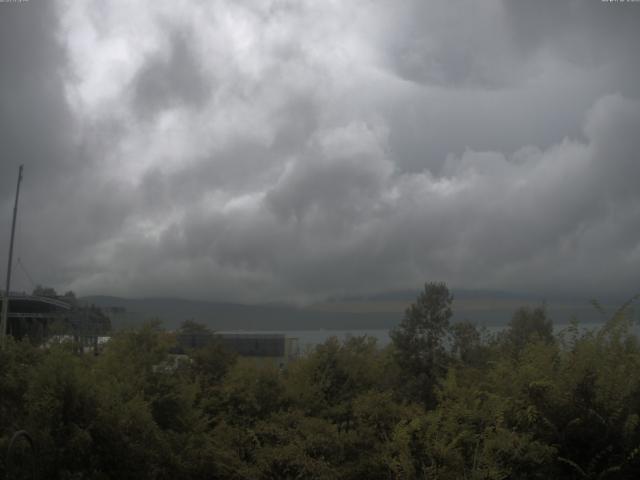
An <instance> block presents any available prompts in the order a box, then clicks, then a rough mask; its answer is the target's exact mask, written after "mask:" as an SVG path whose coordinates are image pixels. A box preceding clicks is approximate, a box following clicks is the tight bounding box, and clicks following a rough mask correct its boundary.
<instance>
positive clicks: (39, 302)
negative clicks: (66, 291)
mask: <svg viewBox="0 0 640 480" xmlns="http://www.w3.org/2000/svg"><path fill="white" fill-rule="evenodd" d="M3 301H4V299H0V308H2V302H3ZM110 330H111V322H110V321H109V318H108V317H106V316H105V315H104V314H103V313H102V312H101V311H100V310H99V309H98V308H95V307H89V306H84V307H80V306H78V305H77V304H76V302H75V298H70V297H57V296H56V297H46V296H36V295H26V294H20V293H12V294H11V295H10V296H9V311H8V314H7V335H11V336H12V337H14V338H16V339H18V340H22V339H24V338H28V339H29V340H31V341H32V342H33V343H44V342H45V341H46V340H47V339H48V338H50V337H52V336H54V335H70V336H73V337H74V338H75V339H76V340H77V341H80V342H82V343H83V344H86V345H91V344H93V343H96V342H97V341H98V337H100V336H104V335H105V334H107V333H108V332H109V331H110Z"/></svg>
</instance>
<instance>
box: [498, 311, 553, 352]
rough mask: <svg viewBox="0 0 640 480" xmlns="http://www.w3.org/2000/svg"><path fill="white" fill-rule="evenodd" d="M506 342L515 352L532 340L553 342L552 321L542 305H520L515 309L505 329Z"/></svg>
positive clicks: (532, 341)
mask: <svg viewBox="0 0 640 480" xmlns="http://www.w3.org/2000/svg"><path fill="white" fill-rule="evenodd" d="M505 338H506V340H507V342H508V343H509V344H510V345H511V346H512V347H513V348H514V349H515V351H516V352H518V351H520V350H522V349H523V348H524V347H525V346H526V345H527V344H529V343H534V342H544V343H551V342H553V322H552V321H551V319H550V318H549V317H548V316H547V311H546V309H545V307H544V305H542V306H539V307H535V308H533V309H532V308H530V307H521V308H519V309H518V310H516V311H515V313H514V314H513V317H511V321H510V322H509V326H508V328H507V331H506V337H505Z"/></svg>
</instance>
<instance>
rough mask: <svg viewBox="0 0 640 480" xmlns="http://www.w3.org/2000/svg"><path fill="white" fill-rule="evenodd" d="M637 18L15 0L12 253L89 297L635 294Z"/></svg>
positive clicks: (9, 98)
mask: <svg viewBox="0 0 640 480" xmlns="http://www.w3.org/2000/svg"><path fill="white" fill-rule="evenodd" d="M639 27H640V4H635V3H633V2H625V3H620V2H618V3H611V4H609V3H605V2H600V1H595V0H594V1H589V2H561V3H557V2H547V3H544V2H543V3H540V2H536V3H535V6H534V4H533V3H530V2H504V3H503V2H500V1H495V0H491V1H488V2H484V3H483V5H482V7H480V6H479V5H478V4H477V2H471V1H469V2H457V3H455V4H452V3H451V2H437V1H433V2H425V1H417V0H415V1H414V0H406V1H404V0H403V1H401V2H391V1H382V2H368V1H365V0H353V1H350V2H314V1H311V0H309V1H295V2H292V1H287V0H273V1H270V2H264V1H258V0H255V1H251V0H246V1H242V2H237V1H234V2H232V1H226V0H219V1H216V2H195V1H194V2H178V3H176V2H168V1H156V2H153V3H152V4H149V3H148V2H130V1H129V2H125V1H114V2H109V3H105V2H101V1H97V0H96V1H93V2H71V1H62V0H61V1H58V2H47V3H45V2H39V1H35V0H31V1H30V2H27V3H19V4H10V3H7V4H0V40H2V43H1V44H0V58H2V60H3V62H2V64H3V65H4V66H5V67H6V68H3V69H2V70H0V115H1V116H2V124H3V129H2V130H0V145H2V149H3V152H2V158H3V160H2V163H1V164H0V187H2V190H1V193H0V211H1V212H2V214H3V217H4V218H5V224H6V225H9V221H10V209H11V202H12V196H13V189H14V182H15V173H16V171H17V165H18V164H19V163H25V165H26V171H25V182H24V191H23V198H22V203H21V212H20V218H19V230H18V238H19V244H18V248H17V254H18V256H20V257H21V258H22V261H23V263H24V264H25V265H26V266H27V267H28V269H29V270H30V273H31V276H32V277H34V280H35V281H37V282H40V283H46V284H51V285H53V286H55V287H57V288H58V289H67V288H72V289H74V290H77V291H78V292H80V293H108V294H119V295H127V296H142V295H173V296H185V297H193V298H211V299H227V300H239V301H264V300H294V301H307V300H313V299H318V298H323V297H325V296H330V295H340V294H355V293H367V292H375V291H381V290H387V289H396V288H406V287H416V286H418V285H419V284H420V283H421V282H423V281H424V280H427V279H442V280H446V281H448V282H450V283H451V284H453V285H455V286H459V287H469V288H474V287H478V288H499V289H503V290H509V289H517V290H528V291H535V292H541V293H543V294H544V293H549V292H556V291H560V292H566V293H579V294H584V295H594V294H598V295H606V294H609V293H614V292H615V293H631V292H633V291H635V290H636V289H637V285H638V282H639V281H640V274H639V273H638V272H640V268H638V267H640V243H639V240H638V239H639V238H640V235H639V234H640V228H639V227H638V226H639V225H640V189H639V188H638V187H637V180H636V179H637V178H640V166H639V164H638V160H639V159H638V153H637V152H638V149H639V147H640V140H639V139H638V136H637V133H636V131H637V130H638V127H640V99H639V95H638V94H639V93H640V91H639V88H638V85H640V82H639V80H640V70H639V65H640V61H639V60H638V58H637V54H636V47H637V45H638V40H640V38H639V37H640V35H639V34H638V33H637V32H639V31H640V28H639ZM4 237H7V238H4ZM4 237H3V238H0V248H1V249H2V251H6V245H7V241H8V234H7V235H5V236H4ZM15 279H16V283H15V285H16V287H17V288H25V289H28V288H30V285H29V282H28V280H27V278H26V276H25V275H24V274H22V273H21V272H20V271H19V270H18V271H16V275H15Z"/></svg>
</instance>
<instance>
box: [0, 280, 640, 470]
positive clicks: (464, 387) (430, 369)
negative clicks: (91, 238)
mask: <svg viewBox="0 0 640 480" xmlns="http://www.w3.org/2000/svg"><path fill="white" fill-rule="evenodd" d="M451 300H452V298H451V296H450V294H449V291H448V289H447V287H446V286H445V285H444V284H427V285H426V286H425V289H424V291H423V292H422V293H421V294H420V295H419V297H418V298H417V300H416V301H415V303H414V304H413V305H412V306H411V307H409V309H407V311H406V313H405V315H404V318H403V319H402V320H401V322H400V323H399V324H398V326H397V327H396V328H395V329H394V330H393V331H392V334H391V337H392V340H393V342H392V344H391V345H390V346H389V347H387V348H385V349H381V348H378V347H377V346H376V344H375V341H373V340H372V339H370V338H367V337H362V338H351V339H349V340H347V341H345V342H344V343H340V342H338V341H337V340H335V339H331V340H329V341H327V342H326V343H324V344H322V345H319V346H318V347H317V348H316V349H315V350H314V351H312V352H311V353H309V354H307V355H305V356H304V357H303V358H300V359H299V360H297V361H294V362H292V363H290V364H289V365H288V366H287V367H285V368H284V369H277V368H274V367H269V366H267V365H258V364H256V363H255V362H250V361H248V360H246V359H241V358H235V357H234V356H233V355H232V354H230V353H228V352H226V351H224V350H223V349H222V348H221V346H220V344H219V343H217V342H216V341H212V342H211V343H210V344H208V345H207V346H206V347H204V348H202V349H199V350H193V351H190V352H189V359H184V360H183V361H179V362H177V363H176V362H174V361H173V360H170V359H171V358H173V357H170V352H171V351H172V348H173V347H174V346H175V336H174V335H173V334H171V333H168V332H166V331H163V330H162V329H161V328H160V327H159V326H158V325H157V324H152V323H150V324H146V325H145V326H144V327H142V328H139V329H137V330H131V331H124V332H120V333H118V334H117V335H116V336H115V337H114V338H113V339H112V341H111V342H110V343H109V344H108V346H107V347H106V348H105V350H104V352H103V353H102V354H101V355H98V356H93V355H79V354H77V353H74V349H73V345H57V346H53V347H51V348H50V349H47V350H45V349H42V348H37V347H34V346H32V345H29V344H27V343H15V342H12V341H9V342H8V343H7V348H6V349H5V350H4V351H2V352H0V434H1V436H0V452H2V454H1V455H0V462H1V463H0V474H2V475H4V473H5V471H6V469H7V468H11V469H12V471H11V472H10V474H11V475H12V476H13V477H12V478H21V477H20V475H21V474H22V473H24V474H25V475H26V473H25V472H27V471H28V468H30V464H31V463H30V462H32V460H33V461H35V463H36V466H37V469H38V473H39V478H48V479H85V478H86V479H127V478H131V479H178V478H180V479H181V478H185V479H211V478H219V479H426V478H429V479H432V478H433V479H459V478H460V479H462V478H465V479H507V478H514V479H529V478H554V479H555V478H558V479H596V478H612V479H613V478H616V479H620V478H623V479H626V478H629V479H631V478H638V476H639V475H640V416H639V413H640V344H639V342H638V339H637V338H636V337H635V336H634V335H633V333H632V332H631V329H630V320H629V319H630V315H629V307H630V303H629V304H626V305H623V307H622V308H620V309H619V310H618V311H617V312H615V313H614V314H613V315H612V316H611V318H610V319H609V320H608V322H607V323H606V324H605V325H604V326H603V327H602V328H600V329H598V330H590V331H585V330H582V329H580V328H579V325H577V324H576V325H573V326H571V327H569V328H567V329H565V330H563V331H562V332H561V333H560V334H557V335H554V334H553V330H552V328H553V325H552V322H551V319H550V318H548V315H547V313H546V312H545V310H544V308H542V307H540V308H533V309H532V308H522V309H519V310H517V311H516V312H514V315H513V318H512V320H511V322H510V324H509V326H508V328H507V329H506V330H505V331H504V332H502V333H501V334H498V335H493V336H486V335H484V334H481V332H479V331H478V330H477V329H476V328H475V327H474V325H472V324H470V323H455V324H452V323H451V322H450V318H451V314H452V311H451V308H452V303H451ZM21 429H25V430H26V431H27V432H29V434H30V435H31V436H32V437H33V439H34V441H35V446H36V450H37V451H36V453H35V455H34V454H32V452H31V450H30V449H29V448H27V444H26V443H25V442H22V441H18V442H16V444H15V445H14V448H13V449H12V452H11V455H10V456H9V458H8V460H9V462H10V464H9V463H7V456H6V452H7V449H8V444H9V440H10V438H11V436H12V435H13V433H14V432H16V431H18V430H21ZM27 473H28V472H27ZM24 478H30V477H28V476H25V477H24Z"/></svg>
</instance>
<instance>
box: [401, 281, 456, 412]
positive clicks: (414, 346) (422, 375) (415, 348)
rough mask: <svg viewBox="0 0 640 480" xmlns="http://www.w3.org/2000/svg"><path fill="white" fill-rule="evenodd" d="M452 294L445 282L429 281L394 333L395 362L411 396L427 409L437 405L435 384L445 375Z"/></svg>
mask: <svg viewBox="0 0 640 480" xmlns="http://www.w3.org/2000/svg"><path fill="white" fill-rule="evenodd" d="M452 302H453V295H452V294H451V293H450V292H449V288H448V287H447V285H446V284H445V283H443V282H429V283H426V284H425V286H424V290H423V291H422V292H421V293H420V295H419V296H418V298H417V299H416V301H415V303H413V304H412V305H411V306H409V308H407V310H406V311H405V314H404V318H403V320H402V322H401V323H400V325H399V326H398V327H396V328H394V329H393V330H392V331H391V340H392V341H393V344H394V346H395V356H396V361H397V362H398V364H399V366H400V367H401V369H402V371H403V373H404V375H406V376H407V378H406V379H405V380H406V381H405V382H404V384H405V389H407V390H408V391H407V393H408V394H409V396H410V397H412V398H413V399H415V400H420V401H422V402H423V403H424V404H425V405H426V406H433V404H434V403H435V396H434V389H435V385H436V382H437V381H438V379H439V378H441V377H442V376H443V375H444V373H445V372H446V358H447V355H446V350H445V339H446V336H447V332H448V329H449V320H450V319H451V316H452V310H451V304H452Z"/></svg>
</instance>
